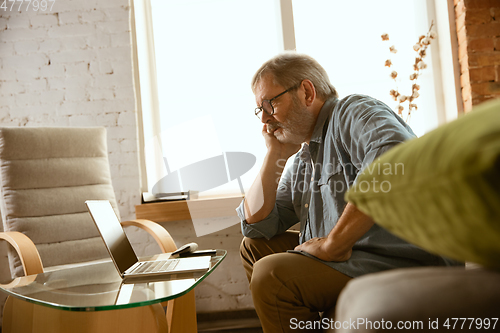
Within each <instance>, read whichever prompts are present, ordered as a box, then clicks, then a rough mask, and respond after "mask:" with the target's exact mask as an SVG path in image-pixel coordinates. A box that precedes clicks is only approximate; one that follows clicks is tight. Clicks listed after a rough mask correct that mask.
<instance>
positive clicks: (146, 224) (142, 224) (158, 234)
mask: <svg viewBox="0 0 500 333" xmlns="http://www.w3.org/2000/svg"><path fill="white" fill-rule="evenodd" d="M122 226H124V227H126V226H134V227H138V228H141V229H143V230H145V231H147V232H148V233H149V234H150V235H151V236H153V238H154V239H155V240H156V242H157V243H158V245H159V246H160V249H161V251H162V252H163V253H167V252H173V251H175V250H177V246H176V245H175V242H174V240H173V239H172V236H170V234H169V233H168V231H167V230H166V229H165V228H163V227H162V226H161V225H159V224H158V223H156V222H153V221H149V220H130V221H123V222H122Z"/></svg>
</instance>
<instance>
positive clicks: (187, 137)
mask: <svg viewBox="0 0 500 333" xmlns="http://www.w3.org/2000/svg"><path fill="white" fill-rule="evenodd" d="M438 2H439V1H437V2H436V4H435V3H434V1H431V0H427V1H422V0H414V1H411V0H408V1H399V0H380V1H372V0H356V1H340V0H338V1H337V0H335V1H332V0H293V1H291V0H281V1H280V0H135V1H134V5H135V18H136V34H137V51H138V59H139V65H138V66H139V73H140V89H141V100H142V120H143V123H144V141H145V165H146V169H147V185H146V184H143V189H144V190H147V189H149V190H151V189H152V187H153V186H154V185H155V184H156V183H157V182H158V180H159V179H161V178H162V177H166V176H167V175H169V174H172V173H174V172H175V171H176V170H181V169H182V168H183V167H186V166H191V165H193V164H196V163H201V162H203V161H207V160H208V159H210V158H213V157H216V156H225V157H226V158H225V159H224V161H225V162H226V164H227V160H228V158H227V155H226V153H227V152H243V153H248V154H252V155H254V156H255V157H256V162H255V164H254V165H253V167H252V168H251V169H250V170H249V171H248V172H245V173H244V174H242V175H241V177H238V179H235V180H232V181H230V179H231V177H230V176H229V175H228V177H227V179H226V180H227V181H225V182H221V184H220V185H219V186H213V187H212V188H211V189H210V190H206V191H203V192H202V193H200V195H201V196H214V195H215V196H216V195H231V194H240V193H241V192H242V190H244V189H247V188H248V187H249V186H250V185H251V184H252V182H253V180H254V179H255V177H256V175H257V173H258V172H259V169H260V166H261V164H262V160H263V157H264V155H265V145H264V140H263V138H262V137H261V135H260V131H261V129H262V124H261V123H260V122H259V121H258V119H257V118H256V117H255V116H254V114H253V109H254V108H255V100H254V96H253V94H252V92H251V89H250V80H251V78H252V75H253V74H254V72H255V71H256V70H257V68H259V66H260V65H261V64H262V63H263V62H264V61H266V60H267V59H269V58H271V57H272V56H274V55H275V54H277V53H279V52H281V51H283V50H284V49H285V48H292V49H293V48H295V47H296V49H297V51H298V52H303V53H307V54H310V55H311V56H313V57H314V58H316V59H317V60H318V61H319V63H320V64H322V65H323V67H325V69H326V71H327V72H328V73H329V76H330V80H331V81H332V83H333V85H334V86H335V87H336V88H337V90H338V91H339V94H340V96H341V97H344V96H347V95H349V94H352V93H362V94H367V95H371V96H373V97H375V98H378V99H380V100H382V101H384V102H385V103H387V104H388V105H389V106H391V107H393V106H394V103H395V102H394V101H393V100H392V99H391V97H390V96H389V90H390V89H393V88H394V87H395V86H394V81H392V80H391V79H390V77H389V73H390V71H391V70H389V69H388V68H387V67H384V62H385V60H386V59H387V58H388V57H390V56H391V55H392V54H390V53H389V50H388V48H389V46H390V45H393V44H395V45H396V48H397V49H398V50H399V53H398V56H399V57H398V58H400V59H398V63H397V64H396V65H397V68H396V70H398V71H400V75H401V76H402V77H408V76H409V73H410V71H411V66H412V63H413V61H414V52H413V50H412V46H413V44H415V42H416V40H417V38H418V36H419V35H422V34H425V33H426V32H427V30H428V28H429V25H430V22H431V21H432V20H434V22H435V26H436V28H438V40H439V42H436V41H434V42H433V44H432V45H431V47H430V52H429V55H428V56H427V58H426V62H427V63H428V68H427V69H426V70H424V71H423V75H422V76H421V78H420V79H419V84H420V85H421V87H422V89H421V92H420V95H421V97H419V98H418V100H417V105H418V107H419V109H418V110H417V111H415V112H414V113H413V115H412V117H411V120H410V126H412V128H413V129H414V131H415V133H416V134H417V135H419V136H420V135H422V134H424V133H425V132H427V131H429V130H431V129H433V128H435V127H437V126H438V125H439V124H441V123H444V122H445V121H447V120H449V119H450V118H452V117H453V115H456V113H457V111H456V110H457V109H456V103H455V105H453V101H454V100H455V101H456V99H454V97H453V98H451V102H449V101H448V102H446V98H445V97H444V96H445V95H446V94H445V93H444V89H446V86H447V85H446V84H445V83H443V78H444V77H443V75H442V72H443V68H447V71H444V72H446V73H447V74H446V75H445V76H446V78H445V79H447V80H451V82H452V84H451V85H452V86H454V84H455V79H454V77H453V69H451V71H450V70H449V66H452V67H453V64H449V63H443V61H444V60H443V59H445V57H444V56H443V54H445V55H446V56H450V57H451V46H450V45H449V41H448V42H447V40H449V39H450V37H449V31H448V11H447V9H446V8H445V9H444V10H443V8H441V7H442V4H440V5H438V4H437V3H438ZM292 5H293V10H290V8H291V6H292ZM438 6H441V7H438ZM439 8H441V9H439ZM436 10H437V13H438V15H436ZM436 16H438V17H436ZM438 21H439V22H438ZM443 22H444V23H443ZM438 23H439V24H438ZM382 33H389V35H390V38H391V40H390V41H389V42H382V40H381V38H380V36H381V34H382ZM388 43H390V44H388ZM403 84H404V83H400V85H401V86H400V87H399V88H400V91H401V92H403V93H404V89H405V88H404V87H403ZM454 93H455V90H454V89H452V90H451V94H454ZM448 95H449V92H448ZM445 104H446V105H445ZM445 110H448V111H446V112H445ZM449 110H451V111H449ZM227 169H228V168H227V165H226V170H227ZM206 176H207V177H210V176H209V175H208V174H207V175H206ZM180 183H182V177H181V179H180ZM242 188H243V189H242Z"/></svg>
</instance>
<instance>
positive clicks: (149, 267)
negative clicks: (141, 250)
mask: <svg viewBox="0 0 500 333" xmlns="http://www.w3.org/2000/svg"><path fill="white" fill-rule="evenodd" d="M177 264H179V259H169V260H160V261H145V262H143V263H141V264H140V265H138V266H137V267H136V268H135V269H134V270H133V271H132V272H130V273H131V274H147V273H161V272H168V271H171V270H173V269H174V268H175V267H176V266H177Z"/></svg>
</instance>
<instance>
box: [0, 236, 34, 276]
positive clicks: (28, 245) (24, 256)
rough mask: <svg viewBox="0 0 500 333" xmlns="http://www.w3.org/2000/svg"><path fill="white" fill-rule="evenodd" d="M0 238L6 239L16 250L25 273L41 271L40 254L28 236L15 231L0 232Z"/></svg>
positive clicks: (30, 273)
mask: <svg viewBox="0 0 500 333" xmlns="http://www.w3.org/2000/svg"><path fill="white" fill-rule="evenodd" d="M0 240H5V241H7V242H8V243H9V244H10V245H12V247H13V248H14V249H15V250H16V252H17V254H18V255H19V258H21V263H22V264H23V270H24V274H25V275H32V274H39V273H43V265H42V259H40V254H39V253H38V250H37V249H36V246H35V244H34V243H33V242H32V241H31V239H29V238H28V236H26V235H24V234H22V233H20V232H17V231H9V232H0Z"/></svg>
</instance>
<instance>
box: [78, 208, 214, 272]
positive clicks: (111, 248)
mask: <svg viewBox="0 0 500 333" xmlns="http://www.w3.org/2000/svg"><path fill="white" fill-rule="evenodd" d="M85 204H86V206H87V209H88V210H89V212H90V215H91V216H92V219H93V220H94V223H95V225H96V227H97V229H98V230H99V233H100V234H101V238H102V240H103V241H104V244H105V245H106V248H107V249H108V252H109V255H110V256H111V259H112V260H113V262H114V264H115V267H116V269H117V270H118V273H119V274H120V276H121V277H122V278H123V279H141V280H147V279H148V278H149V277H151V278H152V280H153V279H154V280H158V278H160V277H161V276H163V275H165V276H167V275H170V274H179V273H190V272H198V271H206V270H208V269H209V268H210V260H211V257H210V256H201V257H193V258H178V259H167V260H161V259H160V260H149V261H139V259H138V258H137V255H136V254H135V252H134V250H133V248H132V245H131V244H130V241H129V240H128V238H127V235H126V234H125V231H124V230H123V228H122V225H121V224H120V221H119V220H118V217H117V216H116V213H115V211H114V210H113V207H112V206H111V203H110V202H109V201H108V200H87V201H85Z"/></svg>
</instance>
